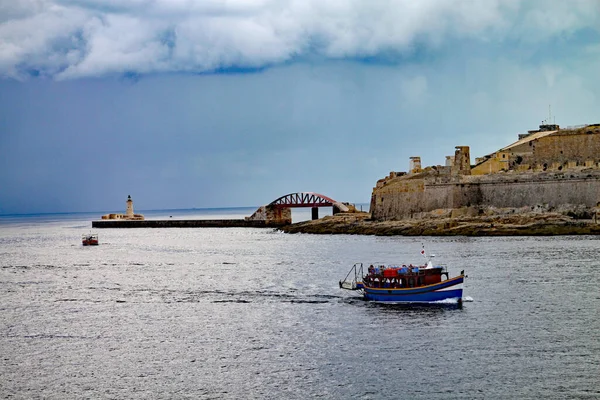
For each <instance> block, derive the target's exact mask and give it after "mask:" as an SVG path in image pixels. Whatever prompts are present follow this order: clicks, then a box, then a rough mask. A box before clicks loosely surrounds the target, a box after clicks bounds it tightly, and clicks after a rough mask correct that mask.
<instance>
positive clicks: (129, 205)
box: [125, 195, 133, 219]
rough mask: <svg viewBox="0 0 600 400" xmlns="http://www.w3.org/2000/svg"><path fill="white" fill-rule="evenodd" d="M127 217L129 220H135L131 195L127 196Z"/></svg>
mask: <svg viewBox="0 0 600 400" xmlns="http://www.w3.org/2000/svg"><path fill="white" fill-rule="evenodd" d="M125 215H126V216H127V219H133V200H131V195H129V196H127V212H126V213H125Z"/></svg>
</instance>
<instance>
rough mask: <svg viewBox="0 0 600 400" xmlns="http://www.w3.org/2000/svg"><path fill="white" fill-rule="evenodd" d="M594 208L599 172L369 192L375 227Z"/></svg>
mask: <svg viewBox="0 0 600 400" xmlns="http://www.w3.org/2000/svg"><path fill="white" fill-rule="evenodd" d="M599 203H600V171H597V170H596V171H594V170H588V171H573V172H559V173H552V172H542V173H499V174H493V175H482V176H462V177H453V178H445V177H439V176H438V177H436V176H431V175H427V174H422V175H419V174H415V175H414V176H399V177H396V178H393V179H390V180H388V181H386V182H385V183H384V184H383V185H381V186H380V187H376V188H374V189H373V194H372V197H371V213H372V218H373V219H374V220H376V221H385V220H395V219H404V218H413V217H419V215H420V214H422V213H427V212H431V211H434V210H442V209H458V208H462V207H497V208H523V207H535V206H538V205H543V206H544V207H545V208H550V209H552V208H557V207H560V206H564V205H572V206H583V207H586V208H589V209H592V208H594V207H597V206H598V205H599Z"/></svg>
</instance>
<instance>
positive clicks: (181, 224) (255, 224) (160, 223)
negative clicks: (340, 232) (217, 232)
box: [92, 219, 284, 228]
mask: <svg viewBox="0 0 600 400" xmlns="http://www.w3.org/2000/svg"><path fill="white" fill-rule="evenodd" d="M282 225H284V224H274V223H267V222H266V221H249V220H245V219H189V220H176V219H174V220H142V221H126V220H102V221H92V228H271V227H280V226H282Z"/></svg>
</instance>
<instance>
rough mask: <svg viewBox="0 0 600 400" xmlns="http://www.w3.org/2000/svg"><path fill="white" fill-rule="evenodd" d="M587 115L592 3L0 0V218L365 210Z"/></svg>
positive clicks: (594, 20) (595, 106) (598, 63)
mask: <svg viewBox="0 0 600 400" xmlns="http://www.w3.org/2000/svg"><path fill="white" fill-rule="evenodd" d="M549 105H551V107H552V120H553V121H554V118H555V120H556V123H557V124H560V125H561V126H569V125H579V124H585V123H596V122H600V1H598V0H572V1H568V2H567V1H563V0H547V1H544V0H540V1H533V0H532V1H519V0H486V1H479V0H420V1H414V0H396V1H391V0H387V1H386V0H380V1H377V0H375V1H373V0H364V1H363V0H329V1H322V0H198V1H195V0H0V214H9V213H37V212H76V211H108V210H124V207H125V203H124V201H125V199H126V197H127V195H129V194H131V196H132V197H133V198H134V201H135V205H136V210H150V209H165V208H191V207H197V208H202V207H237V206H258V205H262V204H266V203H269V202H270V201H272V200H274V199H276V198H277V197H279V196H281V195H284V194H287V193H292V192H299V191H312V192H318V193H322V194H324V195H327V196H330V197H333V198H335V199H336V200H340V201H349V202H354V203H363V202H368V201H369V200H370V196H371V190H372V188H373V186H374V185H375V183H376V181H377V180H378V179H380V178H382V177H384V176H386V175H387V174H388V173H389V172H390V171H405V170H407V168H408V163H409V157H410V156H421V158H422V160H423V164H425V165H437V164H444V161H445V156H446V155H452V154H453V153H454V147H455V146H457V145H468V146H470V147H471V156H472V159H474V158H475V157H477V156H482V155H484V154H488V153H491V152H493V151H495V150H497V149H498V148H501V147H503V146H505V145H507V144H509V143H511V142H513V141H515V140H516V138H517V134H518V133H522V132H524V131H526V130H528V129H534V128H536V127H537V125H539V124H540V123H541V121H542V120H544V119H546V118H548V111H549V110H548V108H549Z"/></svg>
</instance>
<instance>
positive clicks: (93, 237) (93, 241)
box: [81, 233, 98, 246]
mask: <svg viewBox="0 0 600 400" xmlns="http://www.w3.org/2000/svg"><path fill="white" fill-rule="evenodd" d="M81 244H83V245H84V246H98V234H97V233H89V234H86V235H82V236H81Z"/></svg>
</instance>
